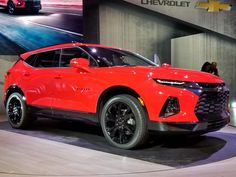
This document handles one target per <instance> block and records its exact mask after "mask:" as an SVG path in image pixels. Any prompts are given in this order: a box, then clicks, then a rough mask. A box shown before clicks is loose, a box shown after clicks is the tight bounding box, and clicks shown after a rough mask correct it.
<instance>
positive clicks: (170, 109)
mask: <svg viewBox="0 0 236 177" xmlns="http://www.w3.org/2000/svg"><path fill="white" fill-rule="evenodd" d="M179 112H180V106H179V101H178V98H176V97H168V99H167V100H166V102H165V104H164V106H163V108H162V109H161V113H160V117H162V118H166V117H169V116H173V115H175V114H178V113H179Z"/></svg>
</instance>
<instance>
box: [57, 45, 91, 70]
mask: <svg viewBox="0 0 236 177" xmlns="http://www.w3.org/2000/svg"><path fill="white" fill-rule="evenodd" d="M73 58H85V59H88V60H90V56H89V55H88V54H87V53H86V52H85V51H83V50H81V49H79V48H76V47H74V48H65V49H62V54H61V62H60V67H70V61H71V60H72V59H73ZM92 61H93V60H92ZM90 65H92V66H95V65H96V64H95V65H94V63H91V61H90Z"/></svg>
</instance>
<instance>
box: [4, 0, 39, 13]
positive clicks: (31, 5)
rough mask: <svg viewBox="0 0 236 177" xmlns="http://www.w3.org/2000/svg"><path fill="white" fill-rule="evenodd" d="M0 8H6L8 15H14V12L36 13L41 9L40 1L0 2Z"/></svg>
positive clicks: (5, 0)
mask: <svg viewBox="0 0 236 177" xmlns="http://www.w3.org/2000/svg"><path fill="white" fill-rule="evenodd" d="M0 6H2V7H5V8H7V11H8V13H9V14H15V12H16V10H27V11H30V12H32V13H38V12H39V10H40V9H41V8H42V6H41V1H40V0H0Z"/></svg>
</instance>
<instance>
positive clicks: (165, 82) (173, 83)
mask: <svg viewBox="0 0 236 177" xmlns="http://www.w3.org/2000/svg"><path fill="white" fill-rule="evenodd" d="M154 80H155V81H156V82H157V83H158V84H162V85H168V86H175V87H184V86H185V85H186V82H184V81H174V80H162V79H154Z"/></svg>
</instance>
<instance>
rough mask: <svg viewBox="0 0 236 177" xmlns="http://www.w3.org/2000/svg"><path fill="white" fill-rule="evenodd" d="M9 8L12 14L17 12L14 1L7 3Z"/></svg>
mask: <svg viewBox="0 0 236 177" xmlns="http://www.w3.org/2000/svg"><path fill="white" fill-rule="evenodd" d="M7 10H8V13H9V14H10V15H13V14H15V11H16V8H15V5H14V3H13V2H12V1H10V2H8V4H7Z"/></svg>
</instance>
